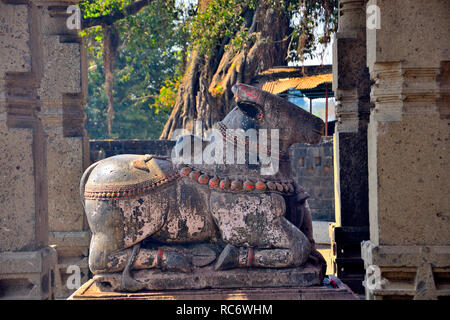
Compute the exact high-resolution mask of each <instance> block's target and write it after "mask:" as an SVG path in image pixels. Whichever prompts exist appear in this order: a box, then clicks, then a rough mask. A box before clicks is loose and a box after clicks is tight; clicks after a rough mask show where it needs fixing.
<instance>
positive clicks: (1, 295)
mask: <svg viewBox="0 0 450 320" xmlns="http://www.w3.org/2000/svg"><path fill="white" fill-rule="evenodd" d="M56 256H57V254H56V250H55V249H53V248H51V247H45V248H43V249H41V250H37V251H31V252H30V251H22V252H0V299H27V300H30V299H33V300H44V299H54V298H55V296H54V292H55V281H54V280H55V266H56V263H57V261H56V260H57V257H56Z"/></svg>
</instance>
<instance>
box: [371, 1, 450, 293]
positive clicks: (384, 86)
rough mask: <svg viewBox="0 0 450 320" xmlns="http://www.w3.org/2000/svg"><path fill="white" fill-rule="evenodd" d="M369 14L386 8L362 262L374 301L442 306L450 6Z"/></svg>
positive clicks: (384, 4)
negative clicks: (375, 274)
mask: <svg viewBox="0 0 450 320" xmlns="http://www.w3.org/2000/svg"><path fill="white" fill-rule="evenodd" d="M368 4H369V5H374V6H377V7H378V8H379V17H380V25H379V28H375V29H368V30H367V66H368V68H369V71H370V77H371V79H372V81H374V84H373V85H372V87H371V101H372V102H373V104H374V105H375V108H374V109H373V110H371V114H370V123H369V128H368V155H369V162H368V168H369V219H370V241H368V242H365V243H364V244H363V245H362V255H363V258H364V262H365V266H366V269H369V268H371V269H372V270H379V275H380V276H381V279H382V281H380V282H381V283H375V285H374V286H371V285H368V286H366V296H367V298H369V299H386V298H393V297H405V298H408V297H409V298H415V299H436V298H441V297H443V296H448V295H449V293H448V291H446V290H445V287H446V286H448V284H449V281H448V279H449V278H450V223H449V219H450V211H449V210H450V195H449V190H450V162H449V161H448V160H449V157H448V154H449V150H450V122H449V121H450V103H449V101H450V99H449V97H450V86H449V83H450V81H449V79H450V72H449V70H450V45H449V42H448V41H447V40H446V39H448V37H449V30H448V21H450V11H449V10H448V2H447V1H439V0H431V1H427V2H423V1H400V0H399V1H369V3H368ZM405 30H408V32H405ZM368 276H370V275H368Z"/></svg>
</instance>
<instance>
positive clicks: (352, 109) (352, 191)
mask: <svg viewBox="0 0 450 320" xmlns="http://www.w3.org/2000/svg"><path fill="white" fill-rule="evenodd" d="M365 2H366V1H354V0H341V1H339V28H338V31H337V33H336V38H335V41H334V43H333V91H334V92H335V99H336V115H337V118H338V120H339V121H338V124H337V127H336V132H335V135H334V168H335V169H334V172H335V216H336V223H334V224H330V238H331V241H332V265H333V271H334V274H335V275H337V276H338V277H339V278H340V279H341V280H342V281H343V282H344V283H346V284H347V285H348V286H350V288H352V290H354V291H355V292H361V293H362V292H363V291H364V289H363V287H362V281H363V280H364V264H363V261H362V260H361V253H360V252H361V251H360V243H361V241H362V240H367V239H368V238H369V205H368V182H367V179H368V173H367V124H368V118H369V110H370V77H369V71H368V69H367V67H366V6H365Z"/></svg>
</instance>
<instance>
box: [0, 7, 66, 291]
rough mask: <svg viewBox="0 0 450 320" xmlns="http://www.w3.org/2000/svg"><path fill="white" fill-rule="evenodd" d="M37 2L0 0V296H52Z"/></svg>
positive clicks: (52, 255) (52, 257)
mask: <svg viewBox="0 0 450 320" xmlns="http://www.w3.org/2000/svg"><path fill="white" fill-rule="evenodd" d="M39 23H40V20H39V13H38V7H37V6H36V5H35V4H34V3H31V2H27V1H0V59H1V63H0V128H1V129H0V132H1V134H0V172H1V176H0V177H1V180H0V204H1V205H0V298H16V299H52V298H54V296H55V268H56V263H57V262H56V259H57V254H56V251H55V249H54V248H51V247H49V246H48V243H49V241H48V201H47V200H48V189H47V185H48V182H47V153H46V149H47V148H46V140H45V139H46V137H45V132H44V129H43V125H42V122H41V119H40V118H39V117H38V113H39V111H40V110H41V102H40V101H39V98H38V93H37V90H38V88H39V85H40V81H41V80H42V77H43V68H42V61H41V60H40V57H41V55H42V42H41V35H40V25H39Z"/></svg>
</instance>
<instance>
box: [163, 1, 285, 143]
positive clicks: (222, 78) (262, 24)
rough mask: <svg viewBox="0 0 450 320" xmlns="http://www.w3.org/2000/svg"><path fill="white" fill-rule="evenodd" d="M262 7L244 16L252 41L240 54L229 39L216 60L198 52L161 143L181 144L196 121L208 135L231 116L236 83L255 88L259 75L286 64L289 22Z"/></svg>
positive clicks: (188, 68)
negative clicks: (179, 133) (180, 133)
mask: <svg viewBox="0 0 450 320" xmlns="http://www.w3.org/2000/svg"><path fill="white" fill-rule="evenodd" d="M262 3H263V1H261V5H259V6H258V7H257V8H256V9H255V10H250V9H247V11H246V12H245V13H244V14H243V16H244V18H245V26H246V27H247V28H249V32H248V33H249V39H251V40H249V42H247V44H246V45H243V46H242V47H241V48H240V49H239V50H237V52H235V51H233V50H232V48H229V49H227V50H225V45H226V44H227V43H228V42H229V39H223V40H222V43H221V44H220V45H219V46H218V48H217V49H216V51H215V54H213V55H211V56H206V55H202V54H200V53H199V51H198V50H194V51H193V52H192V54H191V58H190V61H189V63H188V66H187V70H186V72H185V75H184V77H183V79H182V82H181V84H180V87H179V91H178V95H177V99H176V102H175V106H174V109H173V110H172V113H171V115H170V117H169V119H168V121H167V123H166V125H165V126H164V130H163V132H162V134H161V136H160V139H171V138H176V137H175V136H174V130H176V129H181V128H183V129H186V130H187V131H188V132H191V133H193V132H194V128H193V127H194V121H196V120H199V121H202V125H203V129H204V130H207V129H209V128H212V127H213V125H214V124H215V123H216V122H218V121H220V120H222V119H223V117H224V116H225V115H226V114H227V113H228V112H229V111H230V110H231V108H232V101H233V100H232V99H233V94H232V92H231V87H232V86H233V85H234V84H235V83H247V84H249V83H250V82H251V80H252V78H253V76H254V75H255V74H256V73H258V72H260V71H263V70H266V69H268V68H271V67H273V66H279V65H285V64H286V56H287V48H288V42H289V41H288V39H287V35H289V33H290V31H291V29H290V27H289V19H288V18H287V17H286V16H285V14H284V13H283V12H282V11H281V10H277V9H273V8H271V7H268V6H266V5H262Z"/></svg>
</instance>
